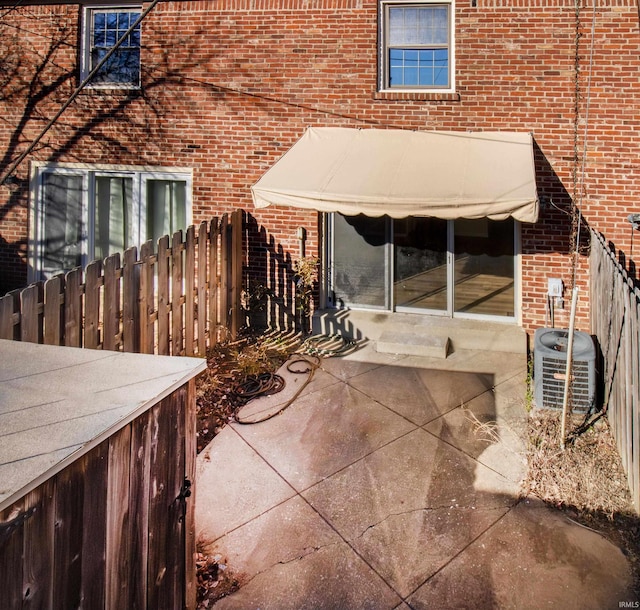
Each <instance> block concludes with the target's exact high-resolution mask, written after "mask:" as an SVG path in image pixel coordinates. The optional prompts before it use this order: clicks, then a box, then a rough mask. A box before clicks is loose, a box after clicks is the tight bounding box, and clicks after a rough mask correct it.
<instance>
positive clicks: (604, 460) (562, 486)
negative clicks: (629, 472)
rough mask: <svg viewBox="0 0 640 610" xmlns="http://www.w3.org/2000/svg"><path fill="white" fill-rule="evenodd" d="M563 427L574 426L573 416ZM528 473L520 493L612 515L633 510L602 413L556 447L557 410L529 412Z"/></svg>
mask: <svg viewBox="0 0 640 610" xmlns="http://www.w3.org/2000/svg"><path fill="white" fill-rule="evenodd" d="M571 424H572V425H569V426H567V430H568V431H569V432H571V431H572V430H576V429H578V428H579V427H580V426H581V424H582V420H581V419H580V418H573V419H572V421H571ZM527 458H528V464H529V470H528V476H527V479H526V481H525V493H530V494H535V495H536V496H538V497H539V498H541V499H542V500H544V501H545V502H547V503H549V504H553V505H555V506H558V507H564V506H571V507H573V508H575V509H577V510H579V511H589V512H600V513H602V514H604V515H608V516H610V517H612V516H613V515H614V514H616V513H620V512H623V513H624V512H630V511H632V510H633V505H632V503H631V496H630V494H629V489H628V486H627V479H626V476H625V474H624V471H623V470H622V465H621V463H620V457H619V455H618V451H617V449H616V446H615V442H614V440H613V437H612V435H611V432H610V430H609V426H608V424H607V421H606V419H605V418H599V419H597V421H595V422H594V423H593V424H592V425H590V426H587V427H586V429H585V430H584V431H583V432H582V433H581V434H576V435H574V436H573V437H569V439H568V440H567V442H566V444H565V448H564V450H563V449H561V447H560V412H558V411H549V410H536V411H533V412H532V413H531V414H530V417H529V422H528V435H527Z"/></svg>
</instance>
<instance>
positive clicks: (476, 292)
mask: <svg viewBox="0 0 640 610" xmlns="http://www.w3.org/2000/svg"><path fill="white" fill-rule="evenodd" d="M329 225H330V243H329V259H330V264H329V270H330V273H329V281H328V284H329V286H328V289H329V290H328V294H329V300H330V304H331V305H333V306H335V307H338V308H368V309H385V310H393V311H405V312H423V313H430V314H435V315H448V316H456V317H491V318H493V317H498V318H501V319H513V318H514V317H515V311H516V307H515V305H516V290H515V285H516V282H515V271H516V265H515V255H516V249H515V228H516V227H515V223H514V221H513V220H512V219H508V220H505V221H500V222H498V221H491V220H488V219H479V220H466V219H460V220H455V221H447V220H441V219H438V218H422V217H420V218H418V217H410V218H403V219H391V218H389V217H386V216H385V217H382V218H369V217H366V216H352V217H349V216H342V215H340V214H332V215H331V216H330V223H329Z"/></svg>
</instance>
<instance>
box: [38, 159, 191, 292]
mask: <svg viewBox="0 0 640 610" xmlns="http://www.w3.org/2000/svg"><path fill="white" fill-rule="evenodd" d="M191 191H192V175H191V172H190V171H189V170H179V171H175V170H166V169H163V168H159V169H157V170H147V169H146V168H145V169H144V170H141V169H136V168H112V167H108V168H100V167H90V168H87V167H75V166H58V165H56V166H52V165H42V166H38V167H36V169H35V176H34V192H33V194H32V201H33V204H32V218H33V222H32V232H31V236H30V259H31V267H32V272H33V277H32V278H31V279H46V278H49V277H52V276H53V275H55V274H56V273H60V272H65V271H69V270H70V269H73V268H74V267H77V266H84V265H86V264H87V263H89V262H90V261H92V260H94V259H104V258H106V257H107V256H110V255H111V254H114V253H115V252H124V250H126V249H127V248H129V247H130V246H138V247H139V246H140V245H141V244H142V243H144V242H145V241H147V240H152V241H153V243H154V244H155V243H156V242H157V240H158V239H159V238H160V237H162V236H163V235H171V234H172V233H174V232H175V231H178V230H181V229H182V230H184V229H186V228H187V226H188V224H189V223H190V222H191Z"/></svg>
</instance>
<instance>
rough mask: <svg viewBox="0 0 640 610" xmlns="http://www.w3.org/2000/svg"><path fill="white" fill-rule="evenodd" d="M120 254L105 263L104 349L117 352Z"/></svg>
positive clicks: (118, 339)
mask: <svg viewBox="0 0 640 610" xmlns="http://www.w3.org/2000/svg"><path fill="white" fill-rule="evenodd" d="M120 276H121V272H120V254H119V253H116V254H112V255H111V256H109V257H107V258H106V259H105V261H104V314H103V327H104V336H103V338H102V349H107V350H117V349H118V346H119V345H120V281H119V280H120Z"/></svg>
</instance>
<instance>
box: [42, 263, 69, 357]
mask: <svg viewBox="0 0 640 610" xmlns="http://www.w3.org/2000/svg"><path fill="white" fill-rule="evenodd" d="M63 338H64V275H56V276H55V277H52V278H51V279H50V280H47V281H46V282H45V284H44V343H46V344H47V345H62V343H63Z"/></svg>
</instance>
